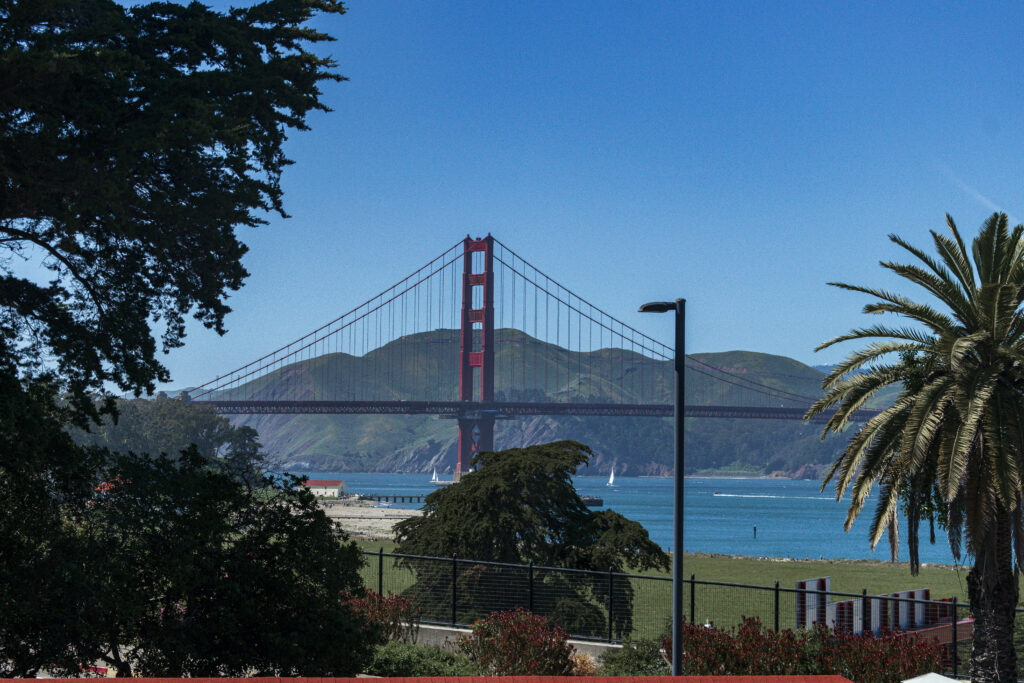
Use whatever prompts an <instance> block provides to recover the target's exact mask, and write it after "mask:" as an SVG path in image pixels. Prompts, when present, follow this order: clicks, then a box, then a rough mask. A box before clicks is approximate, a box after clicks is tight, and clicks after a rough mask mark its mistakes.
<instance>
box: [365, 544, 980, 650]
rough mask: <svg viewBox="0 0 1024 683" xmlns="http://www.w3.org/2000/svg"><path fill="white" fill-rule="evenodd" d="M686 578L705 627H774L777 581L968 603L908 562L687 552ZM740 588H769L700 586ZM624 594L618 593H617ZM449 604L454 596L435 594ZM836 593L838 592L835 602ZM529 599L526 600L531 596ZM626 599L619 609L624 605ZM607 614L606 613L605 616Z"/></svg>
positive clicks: (658, 603)
mask: <svg viewBox="0 0 1024 683" xmlns="http://www.w3.org/2000/svg"><path fill="white" fill-rule="evenodd" d="M359 545H360V547H361V548H363V549H364V550H367V551H370V552H373V553H376V552H378V551H379V550H380V548H382V547H383V548H384V552H385V553H388V552H393V550H394V543H391V542H379V541H378V542H360V543H359ZM366 560H367V563H366V565H365V566H364V567H363V578H364V580H365V581H366V584H367V586H368V587H370V588H373V589H375V590H376V589H377V587H378V581H379V579H380V578H383V588H384V590H385V591H392V592H394V593H400V592H402V591H403V590H405V589H406V588H408V587H409V586H411V585H412V583H413V581H414V577H413V575H412V572H411V571H409V570H407V569H402V568H400V567H396V566H394V560H393V559H392V558H387V557H385V558H384V571H383V577H379V575H378V561H377V558H375V557H366ZM683 567H684V571H685V576H686V577H687V578H689V576H690V574H694V575H695V576H696V579H697V581H698V583H697V584H696V586H695V588H694V590H693V591H692V593H691V591H690V588H689V585H687V586H686V590H685V593H684V611H685V612H686V613H687V615H689V614H690V611H691V606H690V596H691V595H692V596H693V601H694V607H693V616H694V619H695V620H696V621H698V622H701V623H703V622H707V621H711V622H714V623H716V624H719V625H723V626H731V625H734V624H736V623H738V622H739V620H740V619H741V618H742V617H744V616H756V617H758V618H760V619H761V621H762V622H763V623H765V624H766V625H768V626H769V627H771V626H773V625H774V619H775V592H774V590H773V589H772V588H773V587H774V583H775V581H778V582H779V587H780V588H781V589H786V588H793V587H794V586H795V584H796V582H797V581H798V580H800V579H810V578H816V577H820V576H829V577H831V587H832V588H831V589H832V592H833V593H854V594H857V595H859V594H860V593H861V590H862V589H867V592H868V594H869V595H879V594H885V593H893V592H896V591H901V590H910V589H917V588H929V589H931V595H932V598H933V599H939V598H948V597H952V596H956V597H957V598H958V599H959V600H961V601H963V602H966V599H967V595H966V578H967V571H968V569H967V568H966V567H960V568H953V567H949V566H925V567H922V568H921V573H920V574H919V575H918V576H911V575H910V570H909V567H908V565H907V564H906V563H890V562H878V561H869V560H800V561H784V560H763V559H758V558H745V557H733V556H721V555H701V554H696V555H687V556H686V557H685V558H684V561H683ZM650 575H651V578H650V579H648V578H632V579H630V583H631V585H632V589H633V606H632V609H633V624H634V634H633V635H634V637H654V636H656V635H658V634H660V633H661V632H662V631H663V629H664V625H665V623H666V622H667V620H668V616H669V610H670V608H671V601H672V584H671V581H664V580H660V581H659V580H656V579H655V578H654V576H661V577H667V576H669V574H668V573H667V572H651V573H650ZM704 581H706V582H716V583H734V584H745V585H750V586H763V587H764V589H763V590H757V589H751V588H737V587H731V586H719V585H707V584H704V583H700V582H704ZM616 592H617V593H618V591H616ZM432 597H434V598H437V599H438V600H443V601H447V600H449V598H448V596H432ZM836 599H837V596H835V595H833V596H832V598H831V601H835V600H836ZM524 600H525V598H524ZM795 600H796V598H795V595H794V594H793V593H787V592H785V591H784V590H783V591H781V592H780V594H779V598H778V605H779V607H778V611H779V625H780V627H781V628H791V627H792V626H793V624H794V613H795ZM622 604H623V603H622V602H620V608H621V606H622ZM605 614H607V612H605Z"/></svg>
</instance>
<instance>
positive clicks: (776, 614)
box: [775, 581, 779, 633]
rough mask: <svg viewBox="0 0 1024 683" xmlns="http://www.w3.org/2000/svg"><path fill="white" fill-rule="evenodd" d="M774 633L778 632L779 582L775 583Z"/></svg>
mask: <svg viewBox="0 0 1024 683" xmlns="http://www.w3.org/2000/svg"><path fill="white" fill-rule="evenodd" d="M775 632H776V633H778V632H779V582H778V581H776V582H775Z"/></svg>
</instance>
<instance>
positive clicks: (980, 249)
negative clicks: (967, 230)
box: [971, 213, 1007, 285]
mask: <svg viewBox="0 0 1024 683" xmlns="http://www.w3.org/2000/svg"><path fill="white" fill-rule="evenodd" d="M1006 239H1007V234H1006V216H1005V215H1001V214H998V213H994V214H992V215H991V216H989V218H988V219H987V220H986V221H985V223H984V225H982V227H981V232H979V233H978V236H977V237H975V238H974V242H973V243H972V245H971V251H972V252H973V254H974V264H975V266H976V267H977V269H978V279H979V280H981V284H982V285H984V284H985V283H986V282H998V276H999V273H998V266H999V261H1000V253H999V252H1000V247H1001V246H1002V245H1003V243H1004V242H1005V241H1006Z"/></svg>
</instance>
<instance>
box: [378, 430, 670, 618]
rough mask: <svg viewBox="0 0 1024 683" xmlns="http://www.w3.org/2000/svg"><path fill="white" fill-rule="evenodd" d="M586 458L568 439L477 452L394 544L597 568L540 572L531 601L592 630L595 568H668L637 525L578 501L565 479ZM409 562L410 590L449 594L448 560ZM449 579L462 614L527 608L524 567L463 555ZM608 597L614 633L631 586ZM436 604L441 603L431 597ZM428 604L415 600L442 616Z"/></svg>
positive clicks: (601, 593)
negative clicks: (612, 604)
mask: <svg viewBox="0 0 1024 683" xmlns="http://www.w3.org/2000/svg"><path fill="white" fill-rule="evenodd" d="M589 457H590V449H589V448H587V447H586V446H584V445H583V444H580V443H576V442H575V441H558V442H555V443H550V444H544V445H540V446H530V447H529V448H516V449H510V450H507V451H496V452H484V453H480V454H478V455H477V456H476V457H475V458H474V460H473V467H474V468H475V471H474V472H472V473H470V474H467V475H464V476H463V478H462V481H461V482H459V483H458V484H457V485H453V486H448V487H445V488H442V489H439V490H437V491H435V492H434V493H432V494H430V495H429V496H427V498H426V501H425V502H424V506H423V510H424V515H423V516H422V517H413V518H410V519H407V520H405V521H403V522H401V523H399V524H397V525H396V526H395V534H396V538H397V539H398V546H397V548H396V550H397V552H399V553H405V554H410V555H427V556H435V557H450V556H451V555H452V554H455V555H457V556H458V557H462V558H466V559H467V560H478V561H480V560H483V561H490V562H508V563H527V562H530V561H533V562H534V563H536V564H537V565H541V566H549V567H571V568H574V569H588V570H595V571H597V572H602V574H596V573H580V574H574V575H572V576H571V577H569V578H566V577H565V576H558V575H553V574H549V573H547V572H543V571H539V572H538V574H537V575H536V577H535V578H536V581H537V582H538V583H540V584H542V588H541V589H538V590H537V591H536V596H535V602H534V605H533V608H534V611H536V612H537V613H540V614H547V615H550V616H551V617H552V618H553V619H554V620H555V621H556V623H558V624H559V625H561V626H563V627H565V628H571V629H573V632H574V633H586V634H593V635H598V634H599V633H600V630H599V629H600V627H601V624H605V628H606V624H607V617H606V616H602V613H601V606H603V605H605V604H606V603H607V597H608V596H607V592H608V584H607V577H606V575H605V574H603V572H607V571H608V570H609V569H613V570H615V571H620V572H621V571H625V570H626V569H636V570H641V571H642V570H647V569H653V568H661V569H667V568H668V566H669V558H668V556H667V555H666V554H665V553H664V552H663V551H662V550H661V548H659V547H658V546H657V544H655V543H654V542H652V541H651V540H650V538H649V537H648V535H647V531H646V530H645V529H644V528H643V527H642V526H641V525H639V524H637V523H636V522H633V521H631V520H628V519H626V518H625V517H623V516H622V515H619V514H618V513H616V512H612V511H611V510H603V511H600V512H593V511H591V510H589V509H588V508H587V506H586V505H585V504H584V503H583V501H582V500H581V499H580V497H579V495H578V494H577V493H576V490H575V489H574V488H573V486H572V480H571V478H570V477H571V475H572V474H573V473H575V472H576V469H577V468H578V467H579V466H580V465H583V464H585V463H586V462H587V460H588V459H589ZM408 563H409V564H410V565H411V566H413V567H414V568H415V570H416V572H417V584H416V585H414V586H413V587H412V588H410V589H409V590H408V594H409V595H412V596H419V597H422V596H436V595H443V596H447V595H450V592H451V572H450V565H447V563H437V562H427V561H418V560H410V561H408ZM457 581H458V587H459V592H460V603H461V609H462V610H463V614H476V613H477V612H476V611H474V610H477V611H478V610H479V609H483V605H484V604H485V603H486V605H488V606H489V609H488V610H487V611H490V609H511V608H512V607H515V606H527V605H526V600H527V594H526V591H527V588H526V577H525V576H523V570H520V569H515V568H508V567H494V566H489V565H474V564H472V563H469V562H466V563H460V564H459V565H458V578H457ZM478 601H479V603H480V604H479V605H477V602H478ZM615 601H616V604H617V605H618V607H617V608H616V610H615V615H616V619H615V620H614V621H615V630H616V632H618V633H628V632H629V631H630V630H631V629H632V608H631V605H632V586H631V585H630V584H628V583H622V585H620V586H618V587H616V589H615ZM435 607H436V609H437V610H440V609H443V608H441V607H440V603H437V605H436V606H435ZM430 609H431V606H430V605H427V604H426V603H424V610H425V611H424V616H425V617H426V618H443V616H444V615H443V614H441V613H438V614H429V613H428V612H429V610H430ZM576 628H580V629H584V630H580V631H576V630H575V629H576Z"/></svg>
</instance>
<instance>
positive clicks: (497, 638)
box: [456, 608, 574, 676]
mask: <svg viewBox="0 0 1024 683" xmlns="http://www.w3.org/2000/svg"><path fill="white" fill-rule="evenodd" d="M567 639H568V636H567V635H566V633H565V631H563V630H562V629H560V628H558V627H557V626H550V625H548V622H547V619H545V618H544V617H542V616H540V615H537V614H531V613H530V612H527V611H526V610H524V609H522V608H516V609H515V610H510V611H507V612H492V613H491V615H490V616H489V617H487V618H486V619H481V620H480V621H478V622H476V623H475V624H473V633H471V634H469V635H464V636H459V637H458V639H457V640H456V644H457V645H458V648H459V650H461V651H462V652H463V653H465V654H466V655H467V656H468V657H469V658H470V660H472V661H473V662H474V663H476V664H477V666H479V667H480V669H481V670H482V671H483V672H484V673H485V674H487V675H494V676H530V675H532V676H565V675H568V674H569V673H571V671H572V660H571V659H570V657H571V655H572V653H573V651H574V648H573V647H572V646H571V645H569V644H568V643H567V642H566V641H567Z"/></svg>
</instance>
